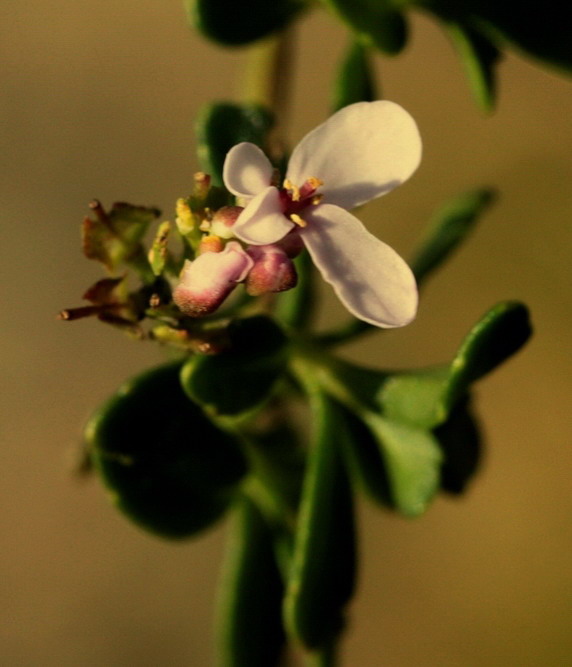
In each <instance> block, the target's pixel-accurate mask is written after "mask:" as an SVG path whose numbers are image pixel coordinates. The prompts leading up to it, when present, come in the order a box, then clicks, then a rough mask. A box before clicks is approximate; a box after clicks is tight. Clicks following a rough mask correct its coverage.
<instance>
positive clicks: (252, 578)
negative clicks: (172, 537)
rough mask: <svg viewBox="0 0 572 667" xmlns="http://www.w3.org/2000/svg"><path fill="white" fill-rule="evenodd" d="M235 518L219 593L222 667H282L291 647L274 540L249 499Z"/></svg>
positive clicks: (244, 502) (219, 631)
mask: <svg viewBox="0 0 572 667" xmlns="http://www.w3.org/2000/svg"><path fill="white" fill-rule="evenodd" d="M234 514H235V516H234V517H233V518H234V524H233V526H232V533H231V536H230V539H231V544H232V549H231V550H229V552H228V555H227V559H226V561H225V563H224V570H223V578H222V582H221V583H222V586H221V589H220V593H219V595H220V600H219V609H218V611H219V619H220V620H219V627H218V642H217V651H218V654H219V656H218V657H219V659H218V661H217V664H218V665H219V666H220V667H268V666H269V665H275V664H277V662H278V659H279V657H280V654H281V653H282V649H283V647H284V643H285V636H284V630H283V628H282V622H281V611H280V610H281V606H282V596H283V584H282V578H281V575H280V572H279V570H278V568H277V565H276V560H275V553H274V535H273V534H272V531H271V529H270V527H269V526H268V524H267V523H266V521H265V520H264V518H263V516H262V515H261V514H260V511H259V510H258V508H257V507H256V505H255V504H254V503H253V502H252V501H250V500H249V499H248V498H241V499H240V501H239V502H238V503H237V507H236V509H235V512H234Z"/></svg>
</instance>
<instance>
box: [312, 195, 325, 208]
mask: <svg viewBox="0 0 572 667" xmlns="http://www.w3.org/2000/svg"><path fill="white" fill-rule="evenodd" d="M323 198H324V195H323V194H319V195H314V196H313V197H312V200H311V204H312V206H317V205H318V204H319V203H320V202H321V201H322V199H323Z"/></svg>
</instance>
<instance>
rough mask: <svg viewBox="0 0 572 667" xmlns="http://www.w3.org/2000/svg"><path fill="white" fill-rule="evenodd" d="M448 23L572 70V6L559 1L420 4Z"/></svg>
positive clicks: (423, 0)
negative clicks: (458, 23)
mask: <svg viewBox="0 0 572 667" xmlns="http://www.w3.org/2000/svg"><path fill="white" fill-rule="evenodd" d="M417 4H418V5H419V6H421V7H423V8H424V9H428V10H429V11H432V12H434V13H435V14H436V15H437V16H439V17H440V18H442V19H444V20H445V21H450V20H455V21H461V22H463V23H465V22H468V23H471V24H472V25H473V26H474V27H475V28H478V30H479V31H480V32H487V33H488V34H489V36H490V37H491V38H492V39H493V40H494V41H497V42H500V43H501V44H502V42H504V41H508V42H509V43H511V44H512V45H513V46H516V47H517V48H518V49H520V50H523V51H525V52H527V53H528V54H529V55H531V56H533V57H535V58H538V59H540V60H543V61H545V62H546V63H548V64H550V65H553V66H556V67H558V68H562V69H566V70H570V69H572V48H571V46H570V19H571V18H572V16H571V12H570V5H569V3H566V2H559V0H542V1H541V0H529V1H528V2H525V3H523V2H522V0H503V2H499V1H498V0H464V1H463V2H457V1H455V0H420V1H418V2H417Z"/></svg>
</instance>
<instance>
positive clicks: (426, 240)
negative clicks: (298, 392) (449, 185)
mask: <svg viewBox="0 0 572 667" xmlns="http://www.w3.org/2000/svg"><path fill="white" fill-rule="evenodd" d="M494 198H495V193H494V191H493V190H491V189H490V188H479V189H477V190H469V191H468V192H465V193H463V194H462V195H459V196H458V197H455V198H454V199H452V200H451V201H449V202H447V203H446V204H445V206H443V207H442V208H441V209H440V210H438V211H437V213H436V214H435V215H434V216H433V218H432V219H431V221H430V222H429V225H428V227H427V231H426V232H425V234H424V236H423V238H422V240H421V242H420V243H419V247H418V249H417V251H416V252H415V254H414V256H413V259H412V260H411V262H410V265H411V268H412V269H413V273H414V274H415V277H416V278H417V282H418V283H422V282H423V281H424V280H425V279H426V278H427V277H428V276H429V275H430V274H431V273H432V272H433V271H434V270H435V269H436V268H437V267H439V266H440V265H441V264H442V263H443V262H444V261H445V260H446V259H447V258H448V257H449V256H450V255H451V253H452V252H453V251H454V250H455V249H456V248H457V247H458V246H459V245H460V244H461V243H462V241H464V240H465V238H466V237H467V236H468V234H469V233H470V232H471V230H472V229H473V227H474V225H475V223H476V222H477V220H478V219H479V217H480V216H481V215H482V214H483V213H484V211H485V210H486V209H487V208H488V207H489V206H490V205H491V204H492V203H493V201H494Z"/></svg>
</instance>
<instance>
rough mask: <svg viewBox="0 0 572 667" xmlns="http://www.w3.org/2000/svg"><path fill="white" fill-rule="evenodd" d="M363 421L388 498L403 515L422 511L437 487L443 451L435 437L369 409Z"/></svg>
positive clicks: (418, 513) (416, 513) (411, 514)
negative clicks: (381, 468) (382, 469)
mask: <svg viewBox="0 0 572 667" xmlns="http://www.w3.org/2000/svg"><path fill="white" fill-rule="evenodd" d="M364 421H365V422H366V424H367V425H368V427H369V428H370V429H371V432H372V433H373V435H374V436H375V438H376V440H377V443H378V446H379V448H380V451H381V454H382V457H383V460H384V463H385V468H386V471H387V479H388V482H389V488H390V493H391V499H392V502H393V504H394V505H395V507H396V508H397V509H398V510H399V511H400V512H401V513H402V514H405V515H406V516H411V517H414V516H419V515H421V514H423V512H425V510H426V509H427V507H428V505H429V503H430V502H431V500H432V499H433V496H434V495H435V493H436V492H437V490H438V489H439V484H440V468H441V462H442V459H443V455H442V452H441V449H440V448H439V445H438V443H437V440H436V439H435V437H434V436H433V435H432V434H431V433H429V432H428V431H425V430H423V429H420V428H416V427H414V426H410V425H407V424H403V423H399V422H394V421H391V420H389V419H385V418H383V417H381V416H380V415H378V414H373V413H369V414H367V415H365V416H364Z"/></svg>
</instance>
